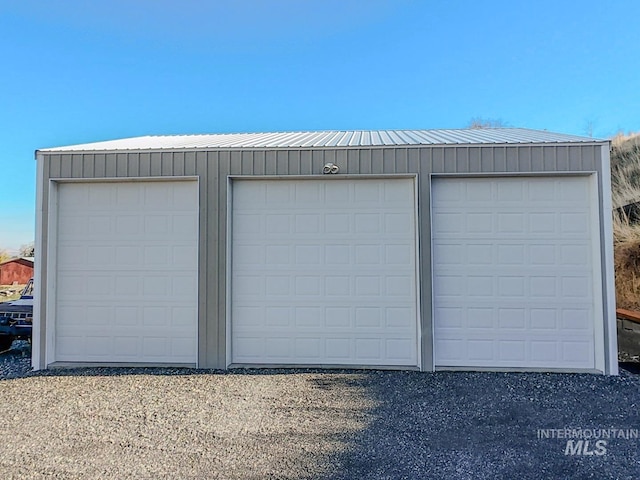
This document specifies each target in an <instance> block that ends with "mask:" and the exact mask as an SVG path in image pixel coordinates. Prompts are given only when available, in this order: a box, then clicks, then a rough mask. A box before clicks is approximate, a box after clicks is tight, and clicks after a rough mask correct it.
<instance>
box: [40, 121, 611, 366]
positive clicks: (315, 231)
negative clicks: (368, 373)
mask: <svg viewBox="0 0 640 480" xmlns="http://www.w3.org/2000/svg"><path fill="white" fill-rule="evenodd" d="M36 159H37V165H38V169H37V171H38V179H37V182H38V185H37V242H36V254H37V255H38V261H37V262H36V273H35V277H36V298H37V301H36V306H35V319H36V323H35V325H34V344H33V365H34V367H35V368H37V369H42V368H48V367H51V366H69V365H182V366H192V367H200V368H223V369H224V368H233V367H244V366H321V367H358V368H396V369H416V370H423V371H432V370H437V369H463V370H468V369H474V370H483V369H486V370H516V371H517V370H524V371H532V370H544V371H585V372H600V373H605V374H616V373H617V345H616V324H615V299H614V288H613V254H612V231H611V195H610V178H609V142H608V141H601V140H594V139H592V138H585V137H578V136H571V135H563V134H555V133H550V132H547V131H535V130H527V129H518V128H496V129H471V130H385V131H323V132H300V133H266V134H256V133H249V134H216V135H186V136H147V137H139V138H129V139H122V140H113V141H106V142H98V143H90V144H84V145H75V146H67V147H59V148H47V149H42V150H38V151H37V152H36Z"/></svg>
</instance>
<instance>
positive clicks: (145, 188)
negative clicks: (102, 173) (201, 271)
mask: <svg viewBox="0 0 640 480" xmlns="http://www.w3.org/2000/svg"><path fill="white" fill-rule="evenodd" d="M197 240H198V188H197V183H196V182H193V181H161V182H126V183H125V182H123V183H108V182H104V183H61V184H60V185H59V186H58V225H57V249H58V254H57V268H56V271H57V279H56V290H55V302H56V303H55V305H56V307H55V308H56V312H55V353H54V355H55V358H54V360H56V361H69V362H150V363H181V364H182V363H187V364H194V363H196V344H197V342H196V333H197V260H198V253H197Z"/></svg>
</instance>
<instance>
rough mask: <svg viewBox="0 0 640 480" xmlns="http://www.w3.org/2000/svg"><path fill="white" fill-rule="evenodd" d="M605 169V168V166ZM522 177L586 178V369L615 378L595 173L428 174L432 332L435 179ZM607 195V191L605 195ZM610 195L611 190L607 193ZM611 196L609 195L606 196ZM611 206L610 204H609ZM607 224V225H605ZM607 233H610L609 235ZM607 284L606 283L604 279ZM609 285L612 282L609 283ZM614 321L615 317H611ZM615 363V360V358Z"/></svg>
mask: <svg viewBox="0 0 640 480" xmlns="http://www.w3.org/2000/svg"><path fill="white" fill-rule="evenodd" d="M605 167H606V166H605ZM514 177H517V178H522V177H529V178H532V177H533V178H549V177H589V187H590V201H591V208H590V210H591V230H592V232H591V234H592V239H593V243H592V259H593V266H594V281H593V290H594V291H593V295H594V311H593V314H594V326H593V327H594V364H595V370H588V371H590V372H600V373H606V374H613V375H616V374H617V373H618V369H617V361H616V362H615V366H611V365H610V366H609V368H607V365H606V363H607V362H606V361H605V356H606V351H607V350H608V351H609V356H610V357H612V358H613V356H614V355H615V353H616V352H617V349H616V348H613V350H615V352H613V353H612V345H613V346H614V347H615V346H616V345H617V340H616V338H615V321H614V324H613V325H614V326H613V327H611V321H607V318H606V316H605V315H604V305H603V295H604V278H603V272H602V268H601V265H602V264H601V262H602V259H601V256H602V254H603V253H602V252H603V248H602V244H601V237H600V228H605V238H606V236H607V230H606V229H607V225H605V226H604V227H602V226H601V221H600V201H599V194H598V183H597V182H598V172H597V171H584V172H575V171H566V172H564V171H561V172H525V173H520V172H504V173H431V174H429V196H430V202H429V204H430V209H429V223H430V225H429V231H430V238H429V243H430V246H429V248H430V251H431V262H430V263H431V265H430V267H431V271H430V275H431V292H430V293H431V299H432V302H431V319H432V320H431V325H432V329H433V331H434V332H435V302H434V299H435V262H434V242H433V235H434V232H433V205H434V203H433V199H434V198H433V188H432V186H433V182H434V180H437V179H439V178H449V179H451V178H456V179H465V178H469V179H474V178H490V179H494V178H514ZM605 193H607V192H605ZM608 193H609V194H610V191H609V192H608ZM609 197H610V195H609ZM609 203H610V202H609ZM605 223H606V222H605ZM608 226H609V230H611V228H610V227H611V226H610V225H608ZM609 233H610V232H609ZM607 260H608V259H605V264H606V265H611V268H613V267H612V265H613V264H612V261H611V260H610V259H609V261H607ZM610 276H611V275H608V276H607V279H609V277H610ZM607 281H608V280H607ZM608 283H612V282H609V281H608ZM610 288H611V289H612V288H613V287H612V286H611V287H610ZM611 297H614V298H615V295H614V294H609V295H608V298H607V300H608V302H609V303H611V302H612V300H611ZM613 305H614V306H613V307H610V308H609V309H610V310H614V311H615V300H613ZM614 318H615V317H614ZM605 324H606V325H607V326H608V327H609V332H611V330H612V328H613V332H614V338H613V340H611V338H610V339H609V342H608V345H605V341H604V330H605V328H606V327H605ZM609 335H610V336H611V333H609ZM435 343H436V338H435V333H434V335H433V337H432V345H431V348H432V354H433V365H434V370H439V368H438V367H437V366H436V353H435V351H436V345H435ZM616 360H617V359H616ZM610 362H612V365H613V361H612V360H610ZM446 369H447V370H449V369H451V370H465V369H466V368H464V367H460V368H458V367H446ZM474 369H477V370H497V369H494V368H475V367H474ZM509 370H514V371H520V370H527V371H549V370H550V369H546V368H543V369H538V368H531V369H529V368H526V369H522V368H517V367H516V368H512V369H509ZM551 370H557V371H575V370H567V369H566V368H558V369H551Z"/></svg>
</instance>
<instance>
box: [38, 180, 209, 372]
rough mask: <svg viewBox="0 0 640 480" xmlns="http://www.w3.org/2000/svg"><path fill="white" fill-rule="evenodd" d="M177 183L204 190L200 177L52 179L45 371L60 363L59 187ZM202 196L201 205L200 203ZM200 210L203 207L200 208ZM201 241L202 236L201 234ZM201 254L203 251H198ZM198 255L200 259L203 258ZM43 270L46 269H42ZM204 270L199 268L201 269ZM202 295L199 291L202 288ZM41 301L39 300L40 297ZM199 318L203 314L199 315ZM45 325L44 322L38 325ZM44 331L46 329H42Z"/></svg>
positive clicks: (48, 228) (197, 355) (41, 288)
mask: <svg viewBox="0 0 640 480" xmlns="http://www.w3.org/2000/svg"><path fill="white" fill-rule="evenodd" d="M176 181H185V182H196V183H197V185H198V187H197V188H198V191H199V189H200V187H199V183H200V177H198V176H193V175H189V176H166V177H123V178H120V177H105V178H82V179H76V178H50V179H49V198H48V209H49V211H48V216H47V225H46V232H47V265H46V279H45V282H46V287H45V286H40V287H38V288H39V290H37V291H39V292H42V291H46V295H47V297H46V301H45V319H46V320H45V325H44V326H45V354H44V358H45V362H44V368H47V367H48V366H49V365H51V364H52V363H54V362H55V361H56V360H55V359H56V355H55V353H56V352H55V344H56V342H55V332H56V289H57V286H56V283H57V282H56V275H57V261H58V258H57V257H58V255H57V252H58V244H57V239H58V232H57V227H58V187H59V185H61V184H71V183H121V182H136V183H147V182H176ZM199 201H200V200H199V196H198V202H199ZM198 208H199V206H198ZM199 229H200V225H198V231H199ZM198 238H199V233H198ZM198 250H200V248H198ZM199 255H200V254H199V252H198V257H199ZM40 268H42V267H40ZM199 268H200V266H198V269H199ZM197 281H198V283H199V275H198V280H197ZM198 291H199V287H198ZM36 301H37V297H36ZM196 309H197V310H199V302H197V304H196ZM198 318H199V312H198ZM38 323H39V324H40V325H42V322H41V321H39V322H38ZM40 328H42V327H40ZM196 332H197V336H198V337H199V336H200V325H199V323H198V324H197V325H196ZM198 345H199V342H198V341H196V367H197V366H198V363H197V362H198V361H199V360H198V359H199V353H198Z"/></svg>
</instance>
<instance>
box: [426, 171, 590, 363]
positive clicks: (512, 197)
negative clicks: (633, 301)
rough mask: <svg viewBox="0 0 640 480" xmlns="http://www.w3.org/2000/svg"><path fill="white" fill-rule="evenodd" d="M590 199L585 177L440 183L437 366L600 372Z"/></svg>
mask: <svg viewBox="0 0 640 480" xmlns="http://www.w3.org/2000/svg"><path fill="white" fill-rule="evenodd" d="M591 194H592V193H591V187H590V180H589V179H588V178H587V177H575V178H573V177H564V178H561V179H551V178H499V179H497V178H494V179H490V178H477V179H469V178H467V179H436V180H434V182H433V202H432V204H433V216H432V219H433V278H434V310H433V311H434V344H435V357H436V366H473V367H505V368H506V367H523V368H528V367H536V368H538V367H539V368H553V367H556V368H595V351H594V350H595V344H594V342H595V335H596V331H595V325H596V323H595V322H596V316H595V312H596V301H595V297H594V291H595V288H594V285H595V282H597V281H599V280H598V278H596V274H595V273H594V272H596V268H595V267H594V263H593V262H594V260H593V257H594V251H595V249H594V245H595V244H594V242H597V241H598V240H597V238H594V237H593V234H592V232H593V227H592V225H591V221H592V218H593V212H592V210H591V209H592V208H593V207H592V204H593V202H592V199H591ZM574 350H575V351H574Z"/></svg>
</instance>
